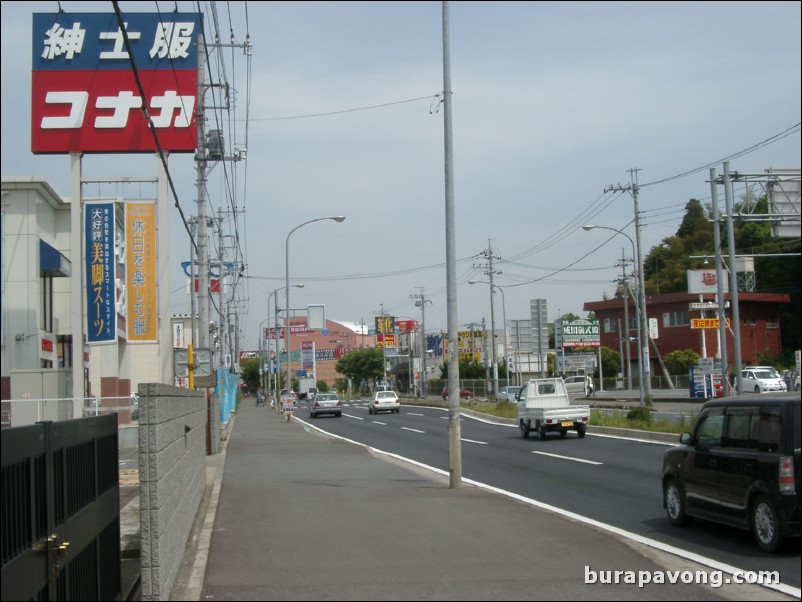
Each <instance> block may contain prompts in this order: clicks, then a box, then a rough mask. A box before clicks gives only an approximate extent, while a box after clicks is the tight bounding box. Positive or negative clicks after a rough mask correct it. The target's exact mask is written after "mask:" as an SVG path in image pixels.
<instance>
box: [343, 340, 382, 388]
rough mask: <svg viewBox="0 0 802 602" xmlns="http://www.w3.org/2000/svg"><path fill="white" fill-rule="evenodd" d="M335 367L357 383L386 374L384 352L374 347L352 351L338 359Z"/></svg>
mask: <svg viewBox="0 0 802 602" xmlns="http://www.w3.org/2000/svg"><path fill="white" fill-rule="evenodd" d="M334 369H335V370H336V371H337V372H338V373H339V374H342V375H343V376H345V377H347V378H350V379H352V380H353V381H354V382H356V383H360V382H363V381H371V380H376V379H378V378H381V377H383V376H384V352H383V351H382V350H381V349H378V348H374V347H368V348H366V349H358V350H356V351H351V352H350V353H347V354H346V355H344V356H342V357H341V358H340V359H339V360H337V363H336V364H335V366H334Z"/></svg>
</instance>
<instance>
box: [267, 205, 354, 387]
mask: <svg viewBox="0 0 802 602" xmlns="http://www.w3.org/2000/svg"><path fill="white" fill-rule="evenodd" d="M329 219H330V220H334V221H335V222H338V223H339V222H342V221H344V220H345V217H344V216H342V215H338V216H335V217H319V218H317V219H310V220H309V221H308V222H304V223H302V224H299V225H297V226H295V227H294V228H293V229H292V230H290V233H289V234H287V240H286V241H285V243H284V285H285V286H284V305H285V308H284V311H286V312H287V315H286V316H285V318H284V347H285V349H286V351H287V389H288V390H290V391H292V371H291V369H290V367H291V366H292V361H291V359H290V347H291V346H290V236H292V233H293V232H295V231H296V230H297V229H298V228H301V227H303V226H306V225H307V224H312V223H314V222H322V221H324V220H329ZM276 327H278V324H276Z"/></svg>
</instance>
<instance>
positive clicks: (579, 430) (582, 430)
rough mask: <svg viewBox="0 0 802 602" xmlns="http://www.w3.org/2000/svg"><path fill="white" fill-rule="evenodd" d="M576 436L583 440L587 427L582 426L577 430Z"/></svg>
mask: <svg viewBox="0 0 802 602" xmlns="http://www.w3.org/2000/svg"><path fill="white" fill-rule="evenodd" d="M576 434H577V435H579V438H580V439H582V438H583V437H584V436H585V427H584V426H580V427H579V428H578V429H576Z"/></svg>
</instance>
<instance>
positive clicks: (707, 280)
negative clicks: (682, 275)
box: [687, 270, 730, 294]
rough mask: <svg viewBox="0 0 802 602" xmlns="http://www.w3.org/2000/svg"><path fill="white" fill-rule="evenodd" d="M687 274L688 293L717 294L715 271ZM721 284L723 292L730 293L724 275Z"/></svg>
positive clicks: (694, 271) (695, 271) (689, 272)
mask: <svg viewBox="0 0 802 602" xmlns="http://www.w3.org/2000/svg"><path fill="white" fill-rule="evenodd" d="M687 274H688V292H689V293H692V294H697V293H699V294H701V293H717V292H718V277H717V276H716V270H688V271H687ZM722 284H723V290H724V292H725V293H728V292H730V283H729V282H728V279H727V275H726V274H724V279H723V280H722Z"/></svg>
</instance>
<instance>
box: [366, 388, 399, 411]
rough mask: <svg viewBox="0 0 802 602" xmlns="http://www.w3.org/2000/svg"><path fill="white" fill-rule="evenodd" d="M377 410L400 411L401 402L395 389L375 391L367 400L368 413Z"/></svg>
mask: <svg viewBox="0 0 802 602" xmlns="http://www.w3.org/2000/svg"><path fill="white" fill-rule="evenodd" d="M379 412H395V413H396V414H398V413H400V412H401V402H400V401H399V399H398V394H397V393H396V392H395V391H376V392H375V393H374V394H373V397H371V398H370V401H369V402H368V414H378V413H379Z"/></svg>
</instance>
